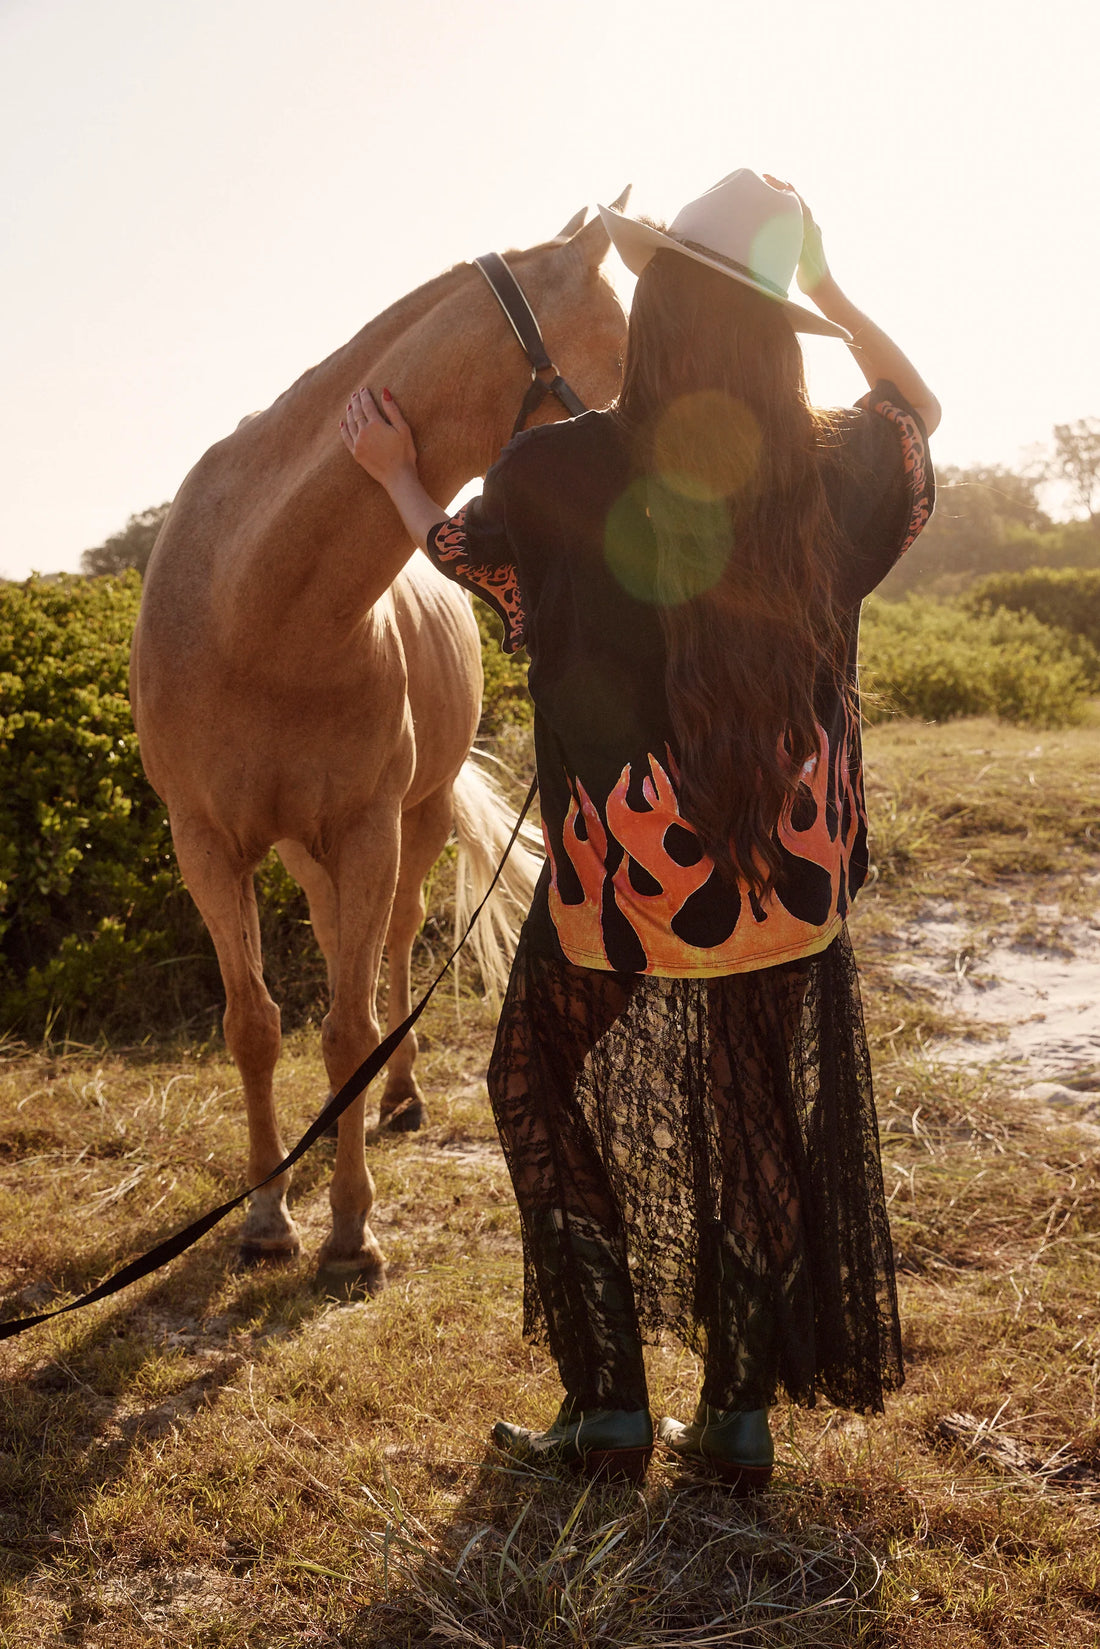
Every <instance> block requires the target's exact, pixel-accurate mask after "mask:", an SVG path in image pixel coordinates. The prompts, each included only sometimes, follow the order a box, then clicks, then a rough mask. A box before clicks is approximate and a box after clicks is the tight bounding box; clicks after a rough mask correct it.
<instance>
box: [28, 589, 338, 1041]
mask: <svg viewBox="0 0 1100 1649" xmlns="http://www.w3.org/2000/svg"><path fill="white" fill-rule="evenodd" d="M140 596H141V582H140V579H139V578H138V575H137V574H136V573H135V572H128V573H125V574H123V575H122V576H121V577H118V578H77V577H65V578H57V579H31V580H29V581H28V582H27V583H26V584H7V585H3V586H0V1031H2V1032H14V1033H16V1034H19V1035H21V1036H24V1037H28V1038H34V1039H37V1038H39V1037H43V1036H51V1035H52V1036H61V1035H64V1036H70V1037H73V1038H76V1039H79V1040H82V1041H92V1040H95V1039H97V1038H98V1037H101V1036H102V1037H110V1038H140V1037H142V1036H145V1035H149V1034H157V1033H163V1032H164V1031H165V1030H174V1029H177V1028H180V1027H181V1026H183V1025H184V1024H187V1023H190V1024H191V1025H192V1026H194V1025H196V1024H198V1025H200V1026H201V1027H202V1029H203V1030H204V1031H207V1030H209V1029H210V1028H211V1026H212V1025H213V1023H214V1022H215V1021H216V1020H217V1018H218V1017H219V1015H220V1012H221V1007H222V1002H223V997H222V990H221V982H220V979H219V975H218V968H217V962H216V959H215V956H214V949H213V946H212V944H211V942H210V939H209V937H208V936H207V933H206V930H205V928H204V926H203V924H202V921H201V919H200V917H199V914H198V912H197V910H196V909H195V907H194V905H193V904H192V902H191V898H190V896H189V894H188V893H187V891H186V889H185V888H184V886H183V882H182V881H181V879H180V875H179V871H178V870H177V868H176V860H175V854H174V852H173V849H172V840H171V835H170V832H169V828H168V819H167V815H166V812H165V809H164V807H163V806H162V804H161V802H160V801H159V799H158V798H157V796H156V795H155V794H154V793H153V791H152V789H151V788H150V786H149V784H148V781H147V780H146V778H145V774H144V772H143V771H142V766H141V757H140V754H139V752H138V743H137V736H136V734H135V732H134V728H133V722H132V720H131V717H130V705H129V700H128V698H127V692H126V683H127V672H128V665H129V650H130V635H131V632H132V630H133V626H134V620H135V618H136V617H137V609H138V602H139V600H140ZM259 880H260V883H261V887H262V888H263V890H264V891H265V892H266V895H267V897H266V898H265V900H264V927H265V930H266V934H267V937H268V941H269V945H268V949H269V954H270V956H271V961H272V964H273V970H274V973H275V974H277V975H280V976H281V975H283V974H287V975H288V976H289V978H290V979H296V978H297V977H298V976H299V975H300V974H301V973H302V970H301V968H300V964H299V958H298V956H297V955H295V956H293V958H292V957H291V956H290V955H288V954H287V952H288V949H292V950H293V951H294V952H295V953H297V952H299V951H300V950H301V949H302V946H301V943H300V940H301V934H302V924H304V922H305V920H306V909H305V901H304V899H303V897H302V895H301V894H300V893H299V891H298V889H297V888H296V886H295V884H294V883H293V882H291V880H290V878H289V877H288V876H286V874H285V872H283V870H282V867H281V866H280V865H279V864H278V863H277V861H275V860H274V859H273V860H271V861H270V862H269V863H268V864H266V865H265V866H263V867H262V868H261V872H260V878H259ZM280 938H281V946H280ZM288 940H289V941H290V944H289V945H288ZM304 971H305V975H306V977H305V978H304V979H303V980H302V983H301V984H300V985H299V986H298V987H297V1001H296V1004H295V1005H296V1007H298V1008H301V1007H303V1006H304V1005H305V1004H306V1003H308V1002H311V1001H312V1000H313V999H314V998H315V996H316V994H317V990H318V989H319V987H320V985H321V982H322V981H323V970H322V968H321V966H320V964H319V963H313V964H312V966H307V968H306V969H305V970H304Z"/></svg>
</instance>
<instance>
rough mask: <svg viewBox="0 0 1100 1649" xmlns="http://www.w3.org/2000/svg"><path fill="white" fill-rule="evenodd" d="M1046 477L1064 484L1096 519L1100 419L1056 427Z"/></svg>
mask: <svg viewBox="0 0 1100 1649" xmlns="http://www.w3.org/2000/svg"><path fill="white" fill-rule="evenodd" d="M1046 477H1047V479H1048V480H1051V481H1064V482H1065V483H1066V485H1067V486H1068V487H1069V490H1070V494H1071V496H1072V498H1073V501H1074V503H1075V504H1078V505H1079V506H1080V507H1081V508H1082V509H1083V510H1085V511H1086V513H1087V515H1088V518H1089V520H1090V521H1095V520H1096V517H1097V514H1098V513H1100V418H1078V419H1077V422H1076V423H1073V424H1055V426H1054V451H1053V452H1052V453H1051V455H1050V457H1049V459H1048V461H1047V466H1046Z"/></svg>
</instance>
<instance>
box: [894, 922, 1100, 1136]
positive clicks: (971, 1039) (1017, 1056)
mask: <svg viewBox="0 0 1100 1649" xmlns="http://www.w3.org/2000/svg"><path fill="white" fill-rule="evenodd" d="M1031 925H1032V926H1034V927H1035V928H1037V929H1038V930H1039V933H1040V934H1041V935H1042V937H1039V938H1037V939H1034V940H1032V939H1027V940H1024V939H1016V940H1013V941H1010V942H997V943H994V944H993V945H992V946H990V947H989V948H987V949H982V950H981V951H980V952H979V953H977V954H976V953H975V951H974V949H973V948H972V946H973V935H972V934H971V933H970V932H969V930H968V929H967V927H966V926H965V924H964V923H963V922H962V921H960V920H959V919H958V912H957V911H955V910H954V909H952V908H951V907H948V906H939V907H936V908H935V909H934V910H932V911H930V913H929V915H928V916H927V917H926V918H925V919H923V920H921V921H918V922H915V923H913V924H912V925H911V927H910V928H908V929H907V930H906V932H905V936H904V938H905V953H904V958H900V957H895V959H894V964H893V967H894V972H895V973H896V975H897V977H898V978H899V979H900V980H902V981H903V982H905V983H909V984H913V985H917V986H919V987H921V988H923V989H926V990H930V991H932V993H933V994H934V995H935V996H937V997H938V998H939V1000H940V1001H941V1002H942V1003H943V1005H944V1006H945V1008H947V1009H949V1011H950V1012H951V1013H952V1014H954V1015H957V1016H960V1017H962V1018H965V1019H968V1020H971V1021H973V1023H974V1034H973V1035H962V1036H956V1037H951V1038H944V1039H941V1040H937V1041H935V1042H933V1043H929V1045H928V1048H927V1052H928V1054H929V1056H930V1057H931V1058H932V1059H936V1060H942V1061H945V1062H948V1063H965V1064H968V1065H973V1064H991V1063H997V1064H998V1065H1000V1066H1002V1067H1003V1068H1004V1070H1005V1072H1006V1074H1008V1075H1010V1076H1011V1077H1012V1078H1013V1085H1014V1086H1015V1087H1017V1088H1018V1089H1019V1090H1020V1091H1022V1092H1025V1093H1028V1094H1031V1095H1033V1096H1034V1097H1035V1098H1037V1099H1041V1100H1043V1101H1044V1102H1045V1103H1046V1104H1048V1105H1053V1106H1060V1107H1069V1108H1071V1109H1072V1110H1073V1111H1074V1113H1075V1115H1076V1117H1077V1118H1079V1119H1081V1120H1085V1121H1089V1122H1093V1123H1100V920H1098V918H1097V916H1096V915H1095V914H1091V915H1089V914H1085V915H1081V916H1075V917H1070V918H1066V917H1065V916H1064V915H1063V913H1062V912H1061V910H1060V908H1059V907H1057V906H1044V905H1037V906H1035V907H1034V908H1033V912H1032V923H1031Z"/></svg>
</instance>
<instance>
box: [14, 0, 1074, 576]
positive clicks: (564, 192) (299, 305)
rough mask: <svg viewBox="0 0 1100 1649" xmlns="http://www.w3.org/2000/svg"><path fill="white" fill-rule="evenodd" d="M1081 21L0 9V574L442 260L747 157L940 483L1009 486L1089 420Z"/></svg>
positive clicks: (1033, 11)
mask: <svg viewBox="0 0 1100 1649" xmlns="http://www.w3.org/2000/svg"><path fill="white" fill-rule="evenodd" d="M1097 17H1098V13H1097V12H1096V11H1095V10H1094V9H1093V8H1092V7H1091V6H1083V5H1081V4H1080V3H1079V0H1047V3H1045V4H1044V5H1043V6H1040V7H1034V6H1027V7H1025V6H1023V5H1020V4H1018V5H1015V6H1013V5H1002V6H1000V7H992V6H988V5H985V4H980V3H978V0H952V3H950V4H948V3H946V0H930V3H928V4H925V5H923V6H919V7H912V6H887V5H883V4H882V0H855V3H845V4H843V5H840V6H831V7H829V6H822V5H819V4H816V3H813V4H811V3H809V0H792V3H791V4H788V5H787V6H785V7H783V8H782V10H781V11H777V10H775V9H774V8H765V7H755V8H748V7H742V6H738V5H734V4H731V3H730V0H678V3H677V4H676V5H674V6H670V5H664V4H658V3H656V0H635V3H632V4H627V3H626V0H552V3H544V0H518V3H517V0H512V3H511V4H507V3H505V0H453V3H451V0H403V3H402V4H401V5H399V6H395V5H386V6H382V5H379V4H376V3H374V0H314V3H313V4H311V5H309V6H304V5H301V4H299V3H297V0H262V3H261V0H187V3H186V4H184V3H182V0H154V3H152V4H150V3H149V0H98V3H97V4H95V5H90V4H88V3H87V0H0V178H2V185H3V200H4V203H5V204H4V212H3V217H2V227H0V235H2V236H3V238H4V242H5V244H4V249H3V260H2V266H0V267H2V274H0V283H2V285H0V294H2V298H3V314H4V321H5V326H4V332H5V336H4V340H3V344H2V354H0V361H2V381H3V386H4V391H3V399H2V403H0V440H2V444H3V456H4V470H3V485H2V487H0V511H2V533H0V574H3V575H6V576H8V577H23V576H25V575H26V574H27V573H28V572H29V571H30V570H31V569H32V568H33V569H37V570H40V571H43V572H46V571H53V570H57V569H62V568H70V569H76V568H77V567H78V566H79V562H80V554H81V551H82V550H84V549H87V548H89V547H90V546H92V545H95V544H98V543H100V542H101V541H102V540H103V539H104V538H105V537H106V536H107V535H108V534H109V533H111V532H113V531H115V530H117V529H118V528H119V527H121V526H122V525H123V524H124V522H125V520H126V518H127V516H128V515H130V514H131V513H132V512H135V511H138V510H141V509H144V508H146V507H147V506H150V505H153V504H158V503H161V502H162V501H163V500H165V499H167V498H169V497H171V495H172V494H173V493H174V491H175V490H176V488H177V487H178V485H179V482H180V481H181V479H182V477H183V475H184V474H185V472H186V471H187V469H188V468H189V467H190V466H191V464H192V463H193V462H194V461H195V459H196V458H197V457H198V456H199V454H200V453H201V452H202V451H203V450H204V449H205V448H206V447H207V446H209V445H210V443H211V442H213V441H214V440H217V439H218V438H220V437H221V436H222V435H224V434H225V433H227V431H229V430H230V429H232V428H233V427H234V425H235V424H236V423H237V422H238V420H239V419H240V418H241V417H242V415H243V414H245V413H246V412H249V411H251V410H253V409H255V408H257V407H261V406H263V405H265V404H266V403H267V402H268V401H270V400H271V399H272V398H273V397H274V396H275V395H277V394H278V393H279V392H280V391H281V390H282V389H284V388H285V387H286V385H287V384H288V383H289V382H291V380H292V379H294V378H295V377H297V376H298V374H299V373H300V372H301V371H302V370H304V368H306V367H307V366H309V365H311V364H312V363H313V362H314V361H316V360H317V359H319V358H320V357H322V356H323V355H326V354H328V353H329V352H330V351H331V350H332V349H334V348H335V347H336V346H338V345H339V344H341V343H342V342H343V341H344V340H345V339H346V338H348V337H350V336H351V334H352V333H354V332H355V331H357V330H358V329H359V327H360V326H362V324H363V323H364V322H365V321H366V320H367V319H369V318H370V316H372V315H374V314H376V313H377V312H378V311H379V310H380V309H382V308H384V307H385V305H386V304H388V303H389V302H390V301H391V300H392V299H394V298H395V297H397V296H399V295H400V294H402V293H403V292H406V291H408V290H409V289H410V288H411V287H413V286H415V285H417V284H418V283H419V282H421V281H422V280H424V279H426V278H427V277H429V276H431V275H433V274H435V273H437V272H438V271H440V270H441V269H443V268H445V267H447V266H448V265H450V264H452V263H454V262H456V261H457V260H459V259H463V258H468V257H472V256H474V255H475V254H477V253H479V252H483V251H488V250H490V249H493V248H496V249H504V248H507V247H509V246H523V245H528V244H530V243H532V242H534V241H538V240H542V239H544V238H546V237H547V236H549V235H552V234H554V233H555V232H556V231H557V230H558V229H559V228H560V227H561V225H562V224H563V223H564V222H565V220H566V219H568V218H569V217H570V216H571V215H572V214H573V213H574V212H575V211H576V210H577V209H578V208H579V207H580V206H581V205H582V204H586V203H587V204H588V205H589V206H590V207H594V205H595V203H596V202H597V201H600V200H602V201H605V202H606V201H608V200H610V199H612V198H614V196H616V195H617V194H618V193H619V192H620V190H621V189H622V188H623V186H624V185H625V184H626V183H628V182H632V183H633V184H634V195H633V197H632V202H631V209H632V210H639V211H645V212H649V213H653V214H656V215H659V216H662V217H666V218H667V217H671V216H672V215H674V214H675V212H676V210H677V209H678V207H679V206H680V205H682V204H683V203H684V201H686V200H687V199H689V198H691V197H693V196H695V195H697V194H699V193H701V192H702V190H703V189H705V188H707V187H708V186H709V185H710V184H712V183H714V182H715V181H716V180H717V179H718V178H719V177H721V176H722V175H723V174H724V173H726V172H728V171H730V170H732V169H733V168H734V167H737V166H741V165H747V166H752V167H755V168H756V169H757V170H758V171H763V170H768V171H771V172H774V173H776V174H778V175H779V176H783V177H789V178H790V179H791V180H792V181H793V182H794V183H795V184H796V185H797V187H798V188H799V189H800V190H801V192H802V193H803V194H804V195H805V196H806V197H807V199H808V200H809V201H810V203H811V205H812V206H813V208H814V211H815V214H816V216H817V217H818V219H819V221H820V222H821V224H822V226H823V229H824V233H825V245H826V250H827V252H828V254H829V257H830V261H831V263H832V266H833V269H834V272H835V274H836V276H837V279H838V280H839V281H840V283H841V285H842V286H844V288H845V289H846V290H847V291H848V292H849V294H850V296H851V297H852V298H853V299H855V301H856V302H857V303H859V304H860V306H861V307H863V308H865V309H866V310H867V311H868V312H869V313H870V314H871V315H873V317H874V318H875V319H876V320H877V321H879V322H880V323H881V324H882V325H884V326H885V327H886V328H887V330H888V331H890V332H891V333H893V335H894V336H895V337H896V338H897V341H898V342H899V343H900V344H901V345H902V347H903V348H905V349H906V351H907V352H908V353H909V354H910V355H911V357H912V358H913V360H914V361H915V362H916V364H917V365H918V367H919V368H920V370H921V372H922V373H923V375H924V376H925V378H926V379H927V381H928V383H929V384H930V385H931V387H932V388H933V389H934V391H935V392H936V394H937V395H938V396H939V398H940V400H941V401H942V403H943V408H944V418H943V424H942V427H941V430H940V432H939V433H938V435H937V437H936V440H935V442H934V444H933V451H934V455H935V456H936V457H937V458H938V459H939V461H940V462H941V463H944V462H951V463H971V462H979V461H980V462H1003V463H1008V464H1012V463H1014V462H1017V461H1018V460H1019V458H1020V454H1021V451H1022V449H1024V448H1027V447H1029V446H1030V445H1031V444H1033V443H1036V442H1041V441H1044V440H1046V439H1047V438H1048V436H1049V434H1050V429H1051V426H1052V425H1053V424H1054V423H1056V422H1065V421H1067V420H1070V419H1074V418H1079V417H1083V416H1087V415H1091V414H1100V322H1098V319H1097V305H1096V303H1095V301H1094V296H1093V294H1094V288H1095V278H1094V277H1095V273H1096V270H1097V269H1098V268H1100V226H1098V223H1100V214H1098V212H1097V209H1096V188H1095V177H1096V173H1097V162H1098V160H1100V153H1098V150H1100V142H1098V138H1097V132H1098V122H1097V118H1096V88H1095V63H1096V60H1097V48H1098V46H1100V24H1098V21H1097ZM613 256H614V255H613V254H612V257H613ZM630 284H631V283H630V281H629V279H628V278H625V277H624V280H623V290H624V292H627V293H628V292H629V289H630ZM805 348H806V355H807V362H808V369H809V373H810V382H811V389H812V391H813V393H814V397H815V399H817V400H819V401H822V402H828V403H843V402H847V401H850V400H852V399H853V398H854V397H855V396H857V395H858V394H859V393H861V388H862V383H861V379H860V377H859V374H858V372H857V370H856V367H855V365H854V363H853V361H852V360H851V358H850V356H849V355H848V353H847V351H846V350H845V349H844V348H843V346H841V345H839V344H836V343H833V342H831V341H828V340H823V339H810V340H807V341H806V344H805ZM333 439H334V441H335V440H336V439H338V432H337V431H335V430H334V432H333Z"/></svg>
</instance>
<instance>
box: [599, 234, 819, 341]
mask: <svg viewBox="0 0 1100 1649" xmlns="http://www.w3.org/2000/svg"><path fill="white" fill-rule="evenodd" d="M598 210H599V214H600V217H601V218H602V219H603V225H604V228H605V229H606V230H607V232H608V234H609V235H610V236H611V244H612V245H613V246H614V248H615V250H616V252H618V254H619V256H620V258H622V260H623V262H624V263H625V264H626V267H627V268H628V269H629V270H630V272H631V273H632V274H634V275H640V274H641V272H642V270H643V269H644V268H645V266H646V264H647V263H648V262H649V260H650V258H652V256H653V254H654V253H655V252H658V251H661V250H665V251H668V252H679V254H680V256H681V257H683V258H691V260H692V262H693V263H701V264H703V265H705V267H706V268H707V269H716V270H717V271H718V273H719V274H720V275H726V276H727V277H728V278H729V279H730V280H731V281H737V282H739V284H740V285H741V286H748V287H751V288H752V290H753V291H754V292H759V293H760V295H761V297H764V298H770V299H771V301H772V303H777V304H779V305H780V307H781V308H782V309H783V310H784V311H785V313H786V316H787V319H788V320H789V321H790V323H791V325H792V326H793V327H794V329H795V331H796V332H815V333H817V334H818V335H819V336H820V337H822V338H840V339H841V341H842V342H843V343H846V344H850V343H851V342H852V334H851V333H850V332H849V331H847V330H846V329H845V328H844V327H843V326H837V325H836V323H835V322H834V321H827V320H826V319H825V317H824V315H818V314H816V313H815V311H814V310H812V309H804V308H803V306H802V305H801V304H800V303H792V302H791V300H790V298H781V297H779V296H778V294H777V293H775V292H771V291H769V289H768V288H767V287H766V286H762V285H760V283H759V282H758V281H754V280H753V279H752V277H751V276H749V275H740V274H738V272H737V271H736V270H735V269H730V268H729V267H728V266H727V265H726V264H724V263H720V262H719V261H718V259H717V258H708V257H707V256H706V254H705V253H703V252H696V251H693V250H692V248H691V247H688V246H684V245H683V243H682V242H680V241H678V240H677V239H676V238H675V236H673V235H666V234H665V233H664V231H663V230H661V229H654V227H653V225H652V224H649V223H639V222H638V219H637V218H628V217H625V216H624V215H623V213H622V212H618V211H616V210H615V208H614V207H613V206H601V207H599V208H598Z"/></svg>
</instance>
